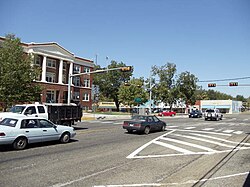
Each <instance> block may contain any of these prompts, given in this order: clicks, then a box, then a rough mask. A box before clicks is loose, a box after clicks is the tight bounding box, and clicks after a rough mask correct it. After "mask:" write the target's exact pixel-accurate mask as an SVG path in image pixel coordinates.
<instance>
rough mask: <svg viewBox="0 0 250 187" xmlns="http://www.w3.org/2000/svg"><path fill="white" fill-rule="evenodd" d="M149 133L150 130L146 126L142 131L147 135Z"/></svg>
mask: <svg viewBox="0 0 250 187" xmlns="http://www.w3.org/2000/svg"><path fill="white" fill-rule="evenodd" d="M149 132H150V128H149V127H148V126H147V127H145V129H144V133H145V134H149Z"/></svg>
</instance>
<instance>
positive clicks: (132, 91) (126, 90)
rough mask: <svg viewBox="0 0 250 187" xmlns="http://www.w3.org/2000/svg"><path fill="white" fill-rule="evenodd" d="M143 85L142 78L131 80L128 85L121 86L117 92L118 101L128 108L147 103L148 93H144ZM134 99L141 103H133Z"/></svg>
mask: <svg viewBox="0 0 250 187" xmlns="http://www.w3.org/2000/svg"><path fill="white" fill-rule="evenodd" d="M143 85H144V80H143V79H142V78H140V79H136V78H133V79H132V80H130V81H129V82H128V85H126V84H125V83H124V84H122V85H121V87H120V89H119V92H118V93H119V95H118V97H119V101H120V102H121V103H123V104H124V105H128V106H136V105H138V104H142V103H145V102H147V100H148V93H147V92H146V91H145V89H144V87H143ZM136 98H141V103H137V102H136V101H135V99H136Z"/></svg>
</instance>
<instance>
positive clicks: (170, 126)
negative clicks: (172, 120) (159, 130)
mask: <svg viewBox="0 0 250 187" xmlns="http://www.w3.org/2000/svg"><path fill="white" fill-rule="evenodd" d="M176 127H178V126H174V125H169V126H168V125H167V128H176Z"/></svg>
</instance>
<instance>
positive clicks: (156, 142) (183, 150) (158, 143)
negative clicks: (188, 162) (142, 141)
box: [153, 141, 194, 154]
mask: <svg viewBox="0 0 250 187" xmlns="http://www.w3.org/2000/svg"><path fill="white" fill-rule="evenodd" d="M153 143H154V144H157V145H161V146H163V147H166V148H169V149H173V150H175V151H178V152H181V153H183V154H193V153H194V152H192V151H189V150H187V149H183V148H180V147H177V146H174V145H171V144H167V143H164V142H159V141H154V142H153Z"/></svg>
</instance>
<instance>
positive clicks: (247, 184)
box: [243, 172, 250, 187]
mask: <svg viewBox="0 0 250 187" xmlns="http://www.w3.org/2000/svg"><path fill="white" fill-rule="evenodd" d="M249 186H250V172H249V173H248V176H247V179H246V181H245V183H244V185H243V187H249Z"/></svg>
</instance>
